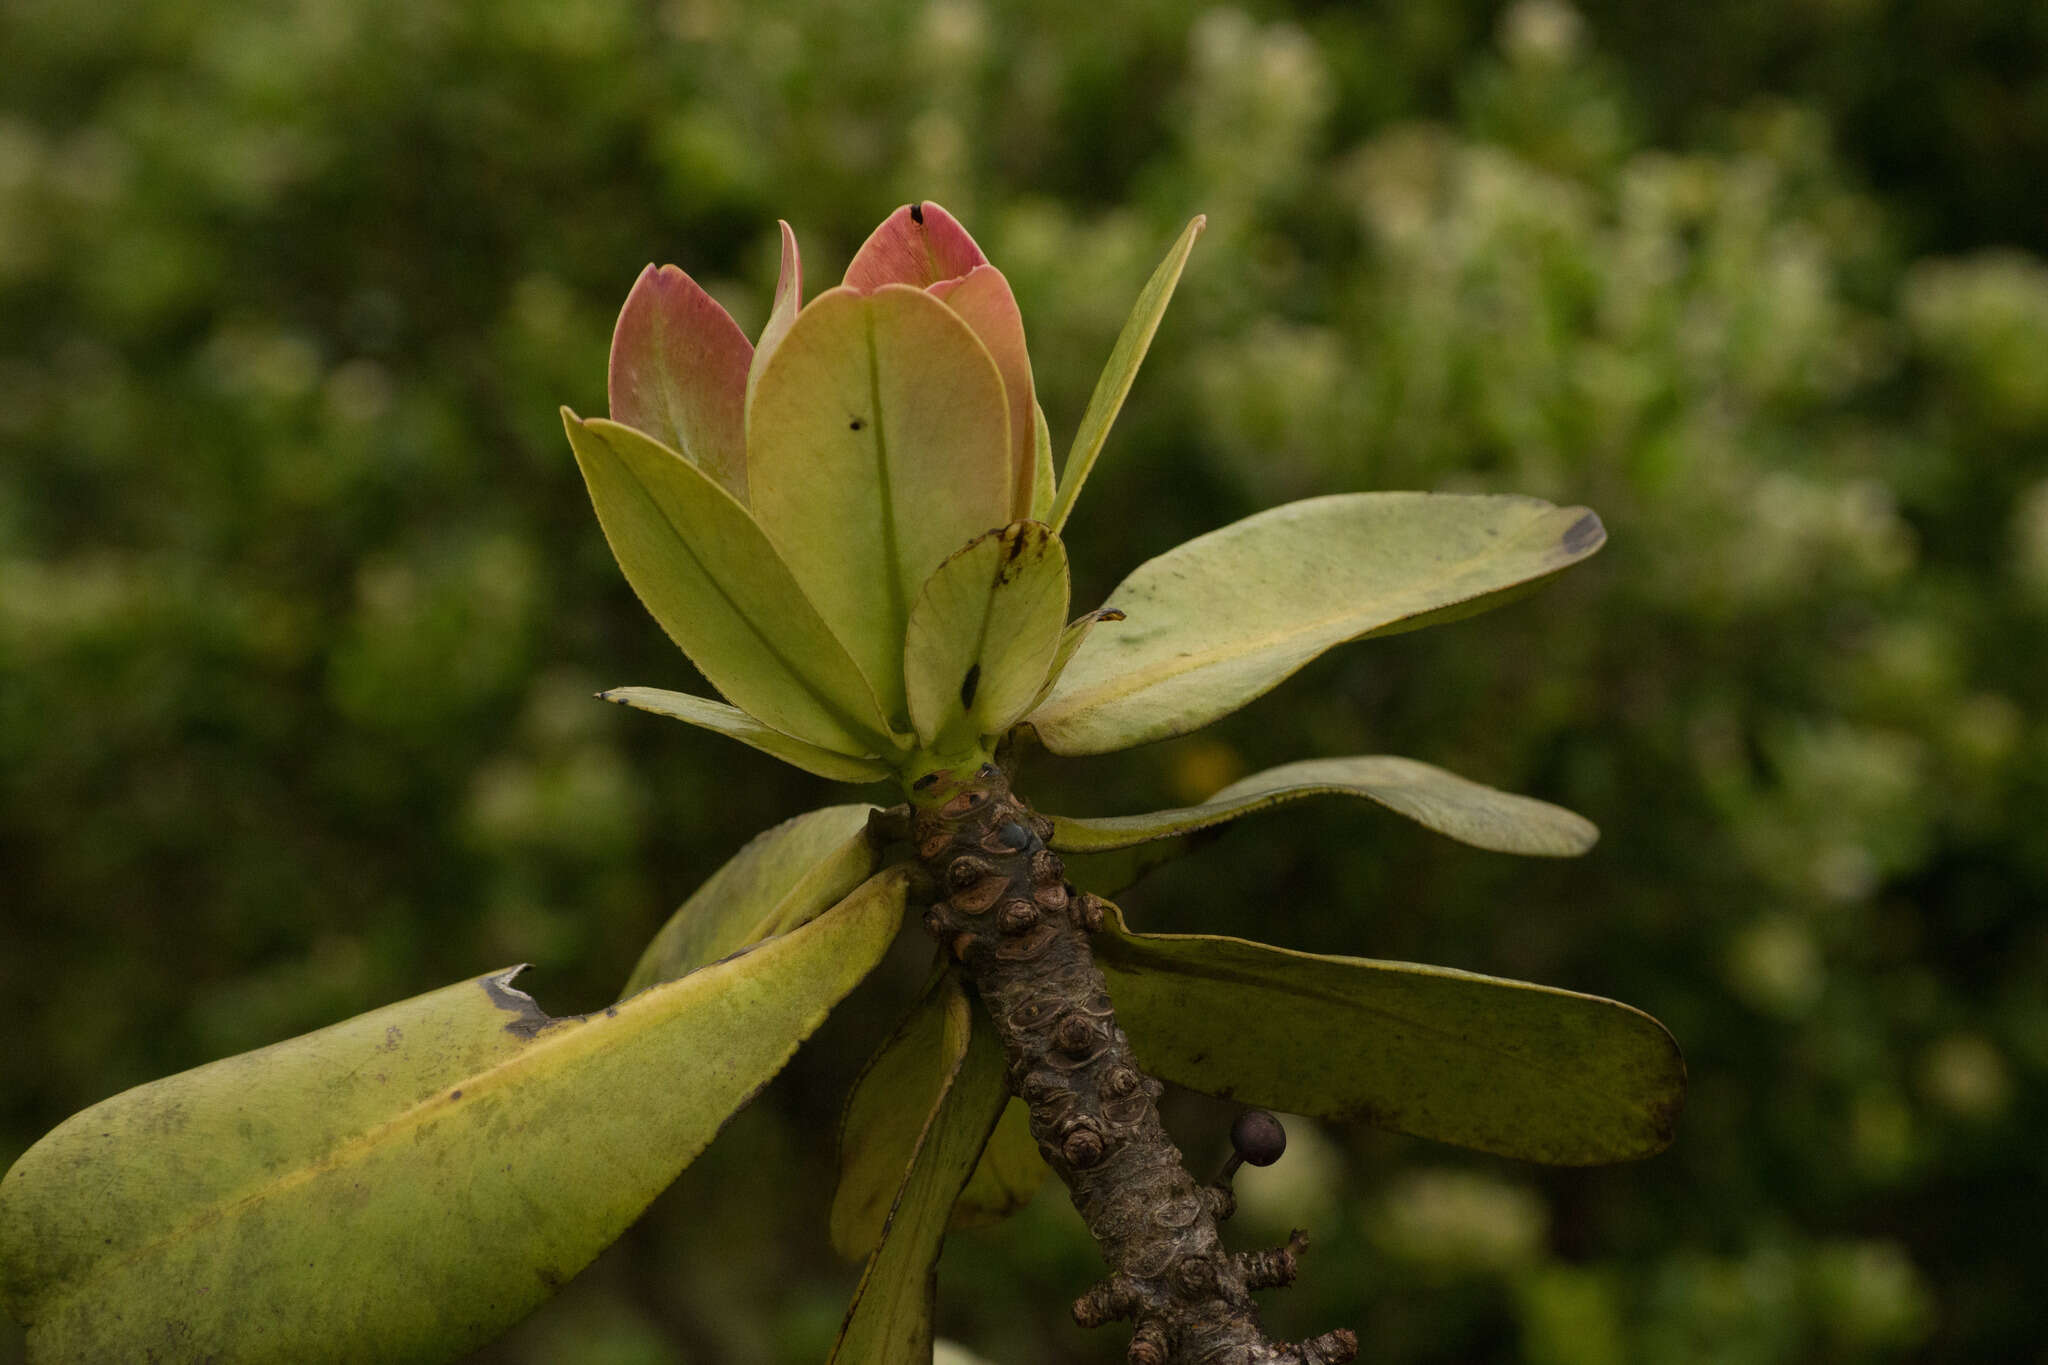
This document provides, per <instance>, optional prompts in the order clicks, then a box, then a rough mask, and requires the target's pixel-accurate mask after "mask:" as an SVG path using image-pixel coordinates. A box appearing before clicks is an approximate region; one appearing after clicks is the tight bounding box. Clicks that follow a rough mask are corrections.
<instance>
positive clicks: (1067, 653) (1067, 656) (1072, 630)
mask: <svg viewBox="0 0 2048 1365" xmlns="http://www.w3.org/2000/svg"><path fill="white" fill-rule="evenodd" d="M1123 619H1124V614H1123V613H1122V612H1120V611H1118V610H1116V608H1114V607H1097V608H1096V609H1095V610H1094V611H1091V612H1089V613H1088V614H1087V615H1086V616H1079V617H1076V618H1074V620H1072V621H1070V622H1068V623H1067V628H1066V630H1064V631H1063V632H1061V634H1060V643H1059V648H1057V649H1055V650H1054V651H1053V654H1052V664H1051V666H1050V667H1048V668H1047V669H1046V670H1045V681H1044V682H1043V683H1041V684H1039V688H1038V695H1037V696H1035V697H1033V698H1032V699H1031V709H1032V710H1033V711H1035V710H1037V709H1038V708H1039V707H1040V706H1041V705H1043V704H1044V702H1045V699H1046V698H1047V697H1049V696H1051V695H1052V690H1053V688H1055V687H1057V686H1059V681H1060V675H1061V674H1063V673H1065V672H1066V671H1067V665H1068V664H1069V663H1072V662H1073V659H1074V654H1075V652H1076V651H1077V650H1079V649H1080V648H1081V642H1082V641H1083V640H1085V639H1087V638H1088V632H1089V631H1091V630H1093V629H1095V627H1096V626H1097V625H1098V624H1100V623H1101V622H1104V621H1121V620H1123ZM1026 714H1029V713H1028V712H1027V713H1026Z"/></svg>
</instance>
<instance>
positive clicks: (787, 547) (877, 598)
mask: <svg viewBox="0 0 2048 1365" xmlns="http://www.w3.org/2000/svg"><path fill="white" fill-rule="evenodd" d="M747 440H748V443H749V444H748V451H747V460H748V473H747V481H748V486H749V488H750V489H751V491H752V495H753V502H754V509H755V514H756V515H757V516H758V517H759V518H760V522H761V527H762V529H763V530H765V531H766V532H767V533H768V536H769V538H770V539H772V540H773V541H774V542H775V545H776V548H777V550H778V551H779V552H780V554H781V556H782V558H783V559H784V560H785V561H786V562H787V563H788V565H789V568H790V572H791V573H793V574H794V575H795V576H796V581H797V582H798V583H799V584H801V585H802V587H803V590H804V592H805V594H806V595H807V596H808V597H809V599H810V600H811V601H812V602H814V603H816V604H817V608H818V610H819V612H820V613H822V615H823V616H824V618H825V619H826V620H827V621H830V622H831V623H832V627H833V630H834V632H835V633H836V634H837V636H838V638H839V640H840V641H841V642H842V643H843V644H844V646H845V648H846V651H847V652H848V653H849V654H851V655H852V656H853V658H854V660H855V662H856V663H858V664H859V666H860V668H861V671H862V673H863V674H864V675H865V676H866V678H867V680H868V682H869V683H870V684H871V685H872V686H873V688H874V691H875V695H876V696H877V697H878V698H879V699H880V701H881V704H882V706H883V709H884V713H885V714H886V715H887V716H888V717H889V718H890V719H891V721H892V722H901V723H902V724H903V725H904V726H905V727H906V728H907V724H908V706H907V703H906V701H905V698H904V690H903V635H904V628H905V626H906V624H907V623H908V621H909V617H910V604H911V601H912V599H913V598H914V597H915V596H916V594H917V591H918V589H919V588H921V587H922V586H923V585H924V581H925V579H927V578H928V577H930V576H931V573H932V571H933V570H934V569H936V568H938V567H939V565H940V564H941V563H943V562H944V561H945V559H946V557H947V556H948V555H950V554H952V553H953V552H954V551H955V550H957V549H959V548H960V547H961V546H963V545H965V544H966V543H967V542H968V541H970V540H972V539H974V538H975V537H976V536H978V535H980V534H981V533H982V532H984V531H987V530H991V529H993V528H995V527H998V526H1002V525H1004V524H1005V523H1007V522H1008V521H1009V519H1010V518H1009V508H1010V495H1011V479H1010V467H1009V410H1008V406H1007V400H1006V399H1005V398H1004V396H1003V381H1002V377H1001V375H999V374H998V373H997V371H996V366H995V362H994V361H993V360H992V359H990V358H989V353H988V348H987V347H985V346H983V345H982V344H981V342H980V340H979V339H978V338H976V336H975V335H974V331H973V329H972V328H970V327H969V326H968V325H967V324H966V323H965V322H963V321H962V320H961V319H960V316H959V314H957V313H955V312H954V311H953V310H952V309H951V308H948V307H947V306H946V305H945V304H944V303H941V302H940V301H939V300H937V299H935V298H933V297H932V296H931V295H929V294H927V293H925V292H924V291H923V290H921V289H912V288H910V287H908V286H905V285H898V284H888V285H883V286H882V287H881V288H880V289H878V290H876V291H875V292H874V293H872V294H860V293H857V292H855V291H853V290H851V289H831V290H827V291H826V292H825V293H823V294H820V295H819V296H818V297H817V298H816V299H814V300H813V301H812V302H811V304H810V306H809V307H807V308H805V309H804V310H803V312H801V313H799V314H798V315H797V320H796V323H795V325H794V326H792V327H791V328H790V329H789V333H788V335H787V336H785V337H784V338H783V340H782V344H781V346H779V347H778V348H776V352H775V357H774V359H773V360H771V361H770V362H769V364H768V368H767V369H766V371H765V372H763V374H762V376H761V383H760V387H759V388H757V389H756V390H755V391H754V406H753V411H752V414H751V416H750V418H749V422H748V428H747Z"/></svg>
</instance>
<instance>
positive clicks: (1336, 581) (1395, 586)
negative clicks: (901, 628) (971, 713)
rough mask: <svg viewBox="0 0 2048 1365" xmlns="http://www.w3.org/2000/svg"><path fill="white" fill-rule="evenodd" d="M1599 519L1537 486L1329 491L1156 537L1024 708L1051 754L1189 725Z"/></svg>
mask: <svg viewBox="0 0 2048 1365" xmlns="http://www.w3.org/2000/svg"><path fill="white" fill-rule="evenodd" d="M1605 539H1606V533H1605V532H1604V531H1603V530H1602V529H1601V526H1600V519H1599V518H1598V517H1597V516H1595V515H1593V513H1591V512H1589V511H1587V510H1586V509H1585V508H1583V507H1554V506H1552V505H1551V504H1550V503H1547V502H1543V501H1541V500H1540V499H1536V498H1518V497H1506V496H1461V495H1456V494H1448V493H1343V494H1338V495H1335V496H1332V497H1325V498H1311V499H1309V500H1307V501H1305V502H1294V503H1288V504H1287V505H1285V506H1282V507H1275V508H1273V509H1271V510H1270V511H1266V512H1260V513H1258V514H1257V515H1255V516H1250V517H1247V518H1245V519H1244V520H1243V521H1240V522H1236V523H1233V524H1232V525H1229V526H1226V527H1224V528H1222V529H1221V530H1218V531H1212V532H1210V533H1209V534H1208V535H1205V536H1200V537H1197V538H1196V539H1194V540H1191V541H1188V542H1187V543H1186V544H1184V545H1181V546H1178V547H1176V548H1175V549H1172V550H1169V551H1167V552H1166V553H1165V554H1163V555H1161V556H1159V557H1158V558H1157V559H1153V560H1151V561H1149V562H1147V563H1145V564H1142V565H1140V566H1139V567H1138V569H1137V571H1136V572H1134V573H1133V574H1132V575H1131V576H1130V577H1129V578H1127V579H1125V580H1124V581H1123V583H1122V585H1120V586H1119V587H1118V588H1117V590H1116V591H1115V592H1113V593H1111V594H1110V596H1109V601H1108V603H1107V605H1108V606H1111V607H1115V608H1119V609H1121V610H1122V611H1123V612H1124V614H1125V615H1126V616H1127V617H1129V620H1127V621H1125V622H1124V624H1123V625H1121V626H1119V627H1117V628H1116V629H1115V630H1106V631H1096V632H1094V633H1093V634H1091V635H1090V636H1089V637H1088V638H1087V639H1086V640H1084V641H1083V642H1082V644H1081V648H1080V649H1079V650H1078V651H1077V652H1076V653H1075V655H1074V658H1073V661H1072V662H1071V663H1069V664H1068V665H1067V669H1066V672H1065V673H1064V674H1062V675H1061V677H1060V680H1059V682H1058V684H1057V685H1056V686H1055V687H1054V688H1053V690H1052V695H1051V696H1049V697H1047V698H1046V700H1045V703H1044V705H1042V706H1040V707H1039V708H1038V710H1036V711H1035V712H1033V713H1032V716H1031V724H1032V726H1033V728H1035V729H1036V730H1037V732H1038V737H1039V739H1040V740H1041V741H1042V742H1043V743H1044V744H1045V747H1046V748H1048V749H1050V750H1052V751H1053V752H1054V753H1058V754H1096V753H1107V752H1108V751H1110V750H1112V749H1126V748H1129V747H1130V746H1131V745H1134V744H1143V743H1145V742H1147V741H1149V740H1155V739H1165V738H1167V737H1169V736H1172V735H1179V734H1185V733H1187V732H1188V731H1190V730H1195V729H1199V728H1200V727H1202V726H1204V725H1207V724H1208V723H1209V722H1211V721H1213V720H1215V719H1217V718H1218V717H1220V716H1224V715H1227V714H1229V713H1230V712H1232V711H1235V710H1236V709H1237V708H1238V707H1240V706H1243V705H1244V704H1245V703H1246V702H1249V701H1251V700H1253V699H1254V698H1257V697H1260V696H1263V695H1264V694H1265V693H1266V692H1267V691H1269V690H1270V689H1271V688H1273V687H1274V686H1275V685H1276V684H1278V683H1279V682H1281V681H1282V680H1283V679H1285V678H1287V677H1289V676H1290V675H1292V674H1293V673H1294V672H1295V670H1297V669H1299V668H1300V667H1301V666H1302V665H1303V664H1305V663H1307V662H1308V661H1309V660H1311V659H1313V658H1315V657H1316V656H1317V655H1318V654H1321V653H1322V652H1323V651H1324V650H1326V649H1329V648H1330V647H1331V646H1333V645H1338V644H1342V643H1344V642H1345V641H1347V640H1358V639H1363V638H1365V637H1366V636H1370V635H1390V634H1394V633H1396V632H1398V631H1404V630H1414V629H1416V628H1418V627H1420V626H1425V625H1430V624H1433V623H1435V622H1438V621H1449V620H1456V619H1458V618H1460V617H1464V616H1470V615H1473V614H1475V613H1477V612H1480V611H1484V610H1486V609H1487V608H1489V607H1494V606H1498V605H1500V604H1501V603H1502V602H1504V601H1506V600H1508V597H1507V596H1506V594H1508V593H1509V592H1510V591H1511V590H1515V589H1526V588H1528V587H1530V586H1531V585H1533V584H1535V583H1537V582H1539V581H1541V580H1542V579H1545V578H1548V577H1549V576H1551V575H1552V574H1555V573H1557V572H1559V571H1560V570H1563V569H1565V568H1567V567H1569V566H1570V565H1572V564H1575V563H1577V562H1578V561H1580V560H1582V559H1584V558H1586V556H1588V555H1590V554H1592V553H1593V552H1594V551H1595V550H1597V549H1599V548H1600V546H1601V544H1602V543H1603V542H1604V541H1605Z"/></svg>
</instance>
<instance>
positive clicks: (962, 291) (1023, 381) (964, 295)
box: [931, 265, 1037, 519]
mask: <svg viewBox="0 0 2048 1365" xmlns="http://www.w3.org/2000/svg"><path fill="white" fill-rule="evenodd" d="M931 293H932V296H933V297H934V298H940V299H944V300H945V301H946V303H947V305H948V306H949V307H951V308H952V310H953V311H954V312H956V313H958V314H959V315H960V316H961V318H962V319H963V320H964V321H965V322H966V323H967V325H968V326H969V327H972V328H973V329H974V334H975V335H976V336H978V337H980V338H981V344H982V345H984V346H986V347H988V353H989V355H990V357H991V358H993V359H994V361H995V362H996V372H997V373H998V374H1000V375H1002V377H1003V393H1004V395H1005V396H1006V397H1007V398H1008V399H1009V402H1010V471H1011V478H1012V480H1013V481H1014V482H1013V485H1012V490H1011V496H1010V507H1011V515H1013V516H1015V517H1018V518H1020V519H1021V518H1024V517H1028V516H1030V515H1031V502H1032V493H1033V491H1034V482H1035V480H1036V477H1037V458H1036V456H1037V448H1036V441H1035V439H1034V436H1035V433H1034V431H1033V427H1034V422H1033V414H1034V413H1035V412H1036V411H1037V401H1036V400H1035V399H1034V398H1033V397H1032V391H1031V354H1030V352H1029V351H1027V350H1026V349H1025V346H1024V315H1023V314H1022V313H1021V312H1019V311H1018V309H1017V298H1016V296H1015V295H1014V294H1012V293H1011V292H1010V282H1009V281H1008V280H1006V279H1004V278H1003V272H1002V271H1000V270H997V269H996V268H995V267H994V266H992V265H978V266H976V267H974V269H972V270H970V271H968V272H967V273H966V274H965V275H963V276H962V277H961V278H959V279H957V280H942V281H940V282H939V283H938V284H935V285H933V286H932V287H931Z"/></svg>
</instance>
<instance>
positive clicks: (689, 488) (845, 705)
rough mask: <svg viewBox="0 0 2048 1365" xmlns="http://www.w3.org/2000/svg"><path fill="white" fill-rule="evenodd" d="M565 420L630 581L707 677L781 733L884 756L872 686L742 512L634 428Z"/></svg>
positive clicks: (885, 742)
mask: <svg viewBox="0 0 2048 1365" xmlns="http://www.w3.org/2000/svg"><path fill="white" fill-rule="evenodd" d="M562 423H563V426H564V427H566V428H567V430H568V433H569V444H570V446H571V447H572V448H573V449H574V450H575V452H576V463H577V464H578V465H579V466H580V467H581V468H582V470H583V479H584V482H585V483H586V484H587V485H588V486H589V489H590V500H591V502H592V503H593V504H594V505H595V506H596V508H597V519H598V522H599V524H601V525H602V526H603V527H604V534H605V539H606V540H608V541H609V542H611V547H612V554H613V556H614V557H616V558H617V559H618V561H619V567H620V568H621V569H623V570H625V574H626V581H627V582H629V583H631V584H632V585H633V591H634V592H636V593H638V594H639V595H640V600H641V602H643V603H644V604H646V607H647V610H648V611H649V612H650V613H652V615H653V616H654V619H655V620H656V621H659V622H660V623H661V627H662V629H663V630H665V631H667V632H668V635H669V638H670V639H672V640H674V641H675V642H676V644H677V645H678V646H679V647H680V648H681V649H682V651H683V653H684V654H686V655H688V656H689V658H690V661H691V662H692V663H694V664H696V665H697V667H698V669H699V670H700V671H701V672H702V673H703V674H704V676H705V677H706V678H709V679H710V680H711V685H712V686H714V687H716V688H717V689H718V690H719V691H720V692H722V693H724V694H725V696H726V698H727V699H728V700H729V701H731V702H732V703H733V705H735V706H737V707H739V708H740V709H741V710H742V711H745V712H746V713H747V714H749V715H751V716H753V717H754V718H755V719H756V720H758V721H760V722H761V723H762V724H763V725H767V726H769V727H771V728H773V729H776V730H780V731H782V733H784V734H786V735H791V736H794V737H796V738H798V739H803V740H807V741H809V742H810V743H812V744H816V745H818V746H820V747H822V748H826V749H831V750H834V751H835V752H838V753H843V754H849V755H852V756H855V757H859V756H862V755H866V754H873V753H881V752H886V751H887V750H888V749H889V748H890V747H891V745H892V741H891V739H890V732H889V728H888V725H887V724H886V723H885V722H884V720H883V718H882V713H881V712H880V710H879V709H878V708H877V706H876V704H875V699H874V694H873V693H872V692H871V691H869V690H868V686H867V684H866V682H865V681H864V680H863V679H862V677H861V674H860V670H859V669H858V668H857V667H856V666H855V664H854V661H853V660H852V659H851V658H850V657H849V656H848V655H847V652H846V650H845V649H844V648H842V647H841V646H840V644H839V642H838V640H837V639H835V638H834V636H833V634H832V631H831V630H830V628H829V627H827V626H826V624H825V622H824V619H823V618H822V617H820V616H819V615H818V611H817V608H816V607H814V606H813V605H812V604H811V602H810V600H809V599H807V598H806V597H805V596H804V593H803V589H801V588H800V587H798V586H797V582H796V579H794V578H793V577H791V576H790V571H789V569H788V567H787V566H786V565H784V564H783V562H782V560H781V558H780V557H779V556H778V555H777V554H776V552H775V548H774V546H773V545H771V544H770V543H769V541H768V537H767V536H765V535H763V534H762V532H761V528H760V527H759V526H758V525H756V524H755V522H754V518H753V517H752V516H751V515H750V514H749V513H748V511H747V509H746V508H745V507H743V506H741V505H740V504H739V502H738V501H736V500H735V499H734V498H733V496H732V495H731V494H730V493H728V492H727V491H726V490H725V489H723V488H721V487H719V486H718V484H717V483H716V482H714V481H713V480H712V479H711V478H710V477H709V476H708V475H707V474H705V473H704V472H703V471H702V470H700V469H698V468H697V467H696V466H695V465H693V464H691V463H690V462H689V461H688V460H685V459H683V458H682V457H681V456H680V455H677V454H676V453H675V452H674V451H672V450H669V449H668V448H667V447H665V446H662V445H660V444H658V443H657V442H655V441H653V440H650V439H649V438H648V437H647V436H645V435H643V434H641V433H640V432H637V431H635V430H633V429H632V428H631V427H626V426H621V425H619V424H618V423H617V422H608V421H605V420H603V419H601V418H592V419H590V420H589V421H583V420H581V419H579V418H578V417H577V416H576V415H575V414H574V413H572V412H570V411H569V410H568V409H567V408H564V409H562Z"/></svg>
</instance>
